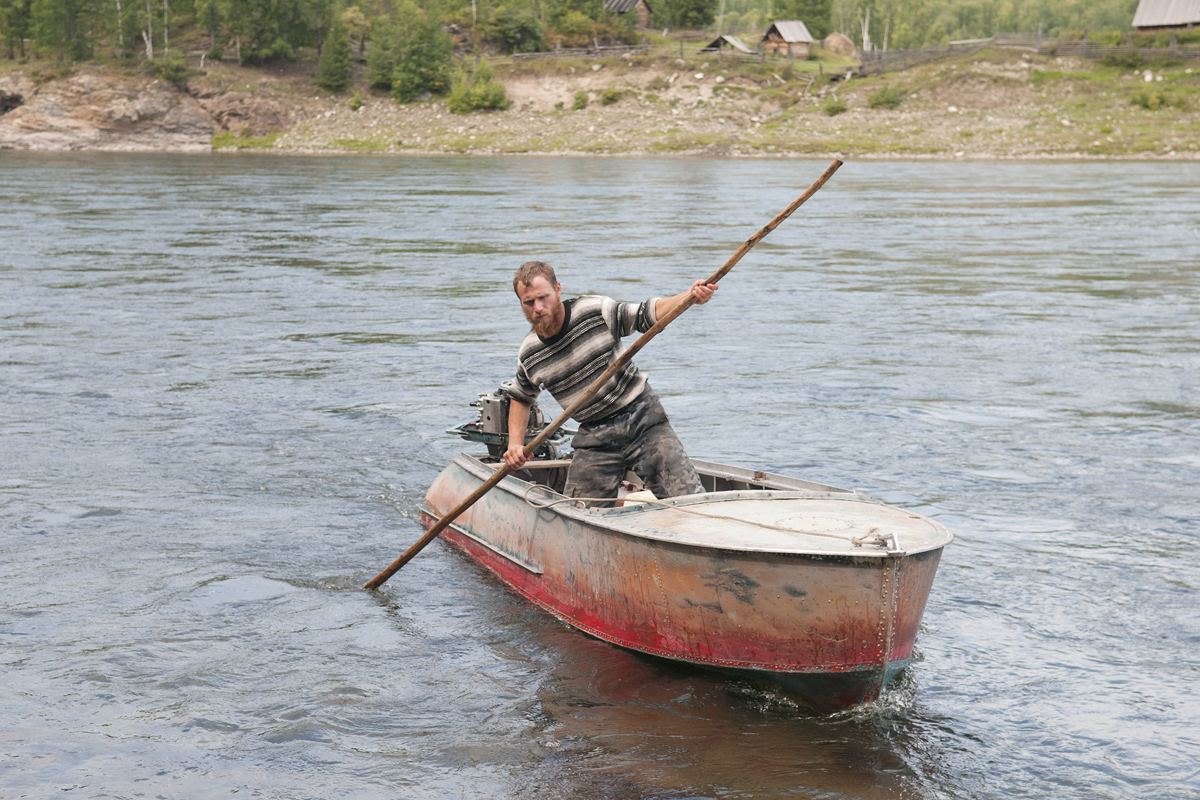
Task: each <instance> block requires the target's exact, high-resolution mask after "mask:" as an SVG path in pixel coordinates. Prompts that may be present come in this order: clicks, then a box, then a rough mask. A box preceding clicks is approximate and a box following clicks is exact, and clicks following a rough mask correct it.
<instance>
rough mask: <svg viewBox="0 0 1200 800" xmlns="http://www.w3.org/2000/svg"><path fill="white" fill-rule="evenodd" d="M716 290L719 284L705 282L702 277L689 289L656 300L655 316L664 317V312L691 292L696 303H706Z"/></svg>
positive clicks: (657, 317)
mask: <svg viewBox="0 0 1200 800" xmlns="http://www.w3.org/2000/svg"><path fill="white" fill-rule="evenodd" d="M716 290H717V285H716V284H715V283H705V282H704V280H703V279H700V280H698V281H696V282H695V283H693V284H692V288H690V289H688V290H687V291H686V292H680V293H679V294H677V295H675V296H674V297H666V298H660V299H659V300H656V301H655V303H654V318H655V319H662V317H663V315H664V314H666V313H667V312H668V311H670V310H671V309H672V308H674V307H675V306H676V305H678V304H679V303H681V302H683V299H684V298H685V297H687V296H688V295H689V294H690V295H693V296H694V297H695V298H696V305H704V304H705V303H707V302H708V301H709V300H711V299H712V296H713V292H715V291H716Z"/></svg>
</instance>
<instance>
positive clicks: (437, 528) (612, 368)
mask: <svg viewBox="0 0 1200 800" xmlns="http://www.w3.org/2000/svg"><path fill="white" fill-rule="evenodd" d="M841 165H842V162H841V161H840V160H838V159H835V160H834V162H833V163H832V164H830V165H829V168H828V169H826V170H825V172H824V173H822V175H821V177H820V178H817V181H816V183H814V184H813V185H812V186H810V187H808V191H806V192H805V193H804V194H802V195H800V197H798V198H797V199H796V200H795V202H793V203H792V204H791V205H790V206H788V207H787V208H785V209H784V210H783V211H781V212H780V213H779V215H778V216H777V217H775V219H773V220H771V221H770V222H768V223H767V224H766V225H765V226H764V227H763V229H762V230H760V231H759V232H758V233H756V234H754V235H753V236H751V237H750V238H749V239H747V240H746V241H745V242H744V243H743V244H742V246H741V247H739V248H738V250H737V252H736V253H734V254H733V255H732V256H730V258H729V260H728V261H726V262H725V266H723V267H721V268H720V269H719V270H717V271H716V272H714V273H713V274H712V277H710V278H709V279H708V280H707V281H705V283H718V282H720V280H721V279H722V278H724V277H725V276H726V275H728V274H729V271H730V270H731V269H733V268H734V266H736V265H737V263H738V262H739V261H741V260H742V256H744V255H746V253H749V252H750V249H751V248H752V247H754V245H756V244H758V243H759V242H760V241H762V239H763V238H765V237H766V235H767V234H768V233H770V232H771V231H773V230H775V229H776V228H778V227H779V225H780V223H782V222H783V221H784V220H785V219H787V218H788V217H790V216H791V215H792V212H794V211H795V210H796V209H798V208H799V207H800V206H802V205H804V203H805V201H806V200H808V198H810V197H812V196H813V195H814V194H816V193H817V191H818V190H819V189H820V188H821V187H822V186H824V185H825V183H826V181H828V180H829V179H830V178H832V177H833V173H835V172H837V170H838V167H840V166H841ZM695 302H696V298H695V296H694V295H692V294H689V295H687V297H685V298H684V299H683V300H681V301H680V302H679V303H676V304H675V305H674V306H673V307H672V308H671V309H670V310H669V311H667V313H666V314H664V315H663V316H661V317H659V319H658V321H657V322H656V323H654V326H653V327H652V328H650V330H648V331H646V332H645V333H643V334H642V335H641V337H639V338H638V340H637V341H636V342H634V343H633V344H631V345H630V346H629V349H628V350H626V351H625V352H624V353H622V354H621V355H620V356H619V357H618V358H617V360H616V361H614V362H613V363H612V364H611V365H609V367H608V369H606V370H605V371H604V374H603V375H601V376H600V377H599V378H597V379H596V380H595V382H593V383H592V385H591V386H589V387H588V389H587V391H585V392H584V393H583V394H582V395H580V396H579V398H578V399H576V400H575V402H573V403H571V405H570V406H568V407H567V408H565V409H563V412H562V413H561V414H559V415H558V417H556V418H555V420H554V421H553V422H551V423H550V424H549V425H547V426H546V427H545V428H543V429H542V432H541V433H539V434H538V435H537V438H535V439H534V440H533V441H532V442H530V443H529V444H527V445H525V457H526V458H528V457H530V456H532V455H533V454H534V453H536V452H537V449H538V448H539V447H541V446H542V445H543V444H545V443H546V440H547V439H549V438H550V437H551V436H553V435H554V433H555V432H556V431H557V430H558V429H559V428H561V427H562V426H563V424H565V423H566V421H567V420H568V419H570V418H571V415H572V414H574V413H575V412H576V411H578V410H579V409H580V408H581V407H583V406H584V405H585V404H586V403H588V402H589V401H591V399H592V398H593V397H595V396H596V394H597V393H599V391H600V389H601V388H602V387H603V386H604V384H606V383H608V381H609V379H610V378H612V377H613V376H614V375H616V374H617V373H618V372H620V371H621V369H622V368H623V367H624V366H625V365H626V364H628V363H629V361H630V359H632V358H633V357H634V356H635V355H637V353H638V351H640V350H641V349H642V348H643V347H645V346H646V345H647V344H648V343H649V342H650V340H651V339H653V338H654V337H655V336H657V335H658V334H659V333H661V332H662V330H663V328H665V327H667V326H668V325H670V324H671V323H672V322H673V321H674V320H675V319H676V318H678V317H679V315H680V314H682V313H683V312H685V311H687V310H688V309H689V308H691V307H692V305H693V304H695ZM512 471H513V470H512V467H510V466H508V464H505V465H503V466H502V467H500V468H499V469H497V470H496V471H495V472H494V473H492V477H490V478H488V479H487V480H486V481H484V482H483V485H482V486H480V487H479V488H478V489H476V490H475V491H473V492H471V494H470V495H469V496H468V497H467V498H466V499H465V500H463V501H462V502H461V503H459V504H458V505H457V506H455V507H454V508H453V509H451V510H450V512H449V513H448V514H446V516H444V517H442V518H441V519H440V520H438V521H437V523H436V524H434V525H433V526H432V527H431V528H430V529H429V530H428V531H426V532H425V535H424V536H422V537H421V538H420V539H418V540H417V541H416V542H415V543H413V545H412V546H411V547H409V548H408V549H407V550H405V551H404V553H403V554H402V555H401V556H400V557H399V558H397V559H396V560H395V561H393V562H392V563H391V564H389V565H388V568H387V569H385V570H384V571H383V572H381V573H379V574H378V575H376V576H375V577H374V578H372V579H371V580H369V581H367V582H366V583H365V584H363V588H364V589H378V588H379V587H380V586H382V585H383V584H385V583H386V582H387V580H388V579H389V578H391V577H392V576H393V575H395V574H396V573H397V572H398V571H399V570H400V568H401V567H403V566H404V565H405V564H407V563H408V562H409V561H411V560H412V559H413V557H414V556H416V554H417V553H419V552H421V551H422V550H423V549H425V546H426V545H427V544H429V543H430V542H432V541H433V540H434V539H436V538H437V537H438V534H440V533H441V532H442V531H443V530H445V529H446V527H447V526H448V525H449V524H450V523H451V522H453V521H454V520H456V519H458V517H459V515H461V514H462V513H463V512H464V511H466V510H467V509H468V508H470V507H471V506H473V505H475V502H476V501H477V500H479V498H481V497H483V496H484V495H485V494H487V493H488V492H490V491H491V490H492V487H494V486H495V485H496V484H498V483H499V482H500V481H502V480H504V479H505V478H506V477H508V475H509V474H510V473H512Z"/></svg>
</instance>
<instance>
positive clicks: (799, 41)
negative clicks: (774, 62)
mask: <svg viewBox="0 0 1200 800" xmlns="http://www.w3.org/2000/svg"><path fill="white" fill-rule="evenodd" d="M812 44H813V37H812V35H811V34H810V33H809V32H808V28H806V27H805V26H804V23H803V22H801V21H800V20H798V19H796V20H787V21H784V22H772V23H771V27H770V28H767V33H766V35H764V36H763V38H762V49H763V50H764V51H766V52H768V53H782V54H783V55H786V56H790V57H791V58H808V53H809V48H810V47H811V46H812Z"/></svg>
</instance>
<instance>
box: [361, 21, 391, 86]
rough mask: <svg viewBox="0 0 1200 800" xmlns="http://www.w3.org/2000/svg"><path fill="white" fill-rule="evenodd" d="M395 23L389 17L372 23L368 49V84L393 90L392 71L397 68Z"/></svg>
mask: <svg viewBox="0 0 1200 800" xmlns="http://www.w3.org/2000/svg"><path fill="white" fill-rule="evenodd" d="M395 27H396V26H395V25H394V24H392V21H391V20H390V19H388V18H387V17H380V18H378V19H376V20H375V21H374V22H373V23H372V24H371V48H370V49H369V50H368V51H367V86H369V87H371V88H372V89H383V90H385V91H389V92H390V91H391V90H392V73H393V72H395V70H396V31H395Z"/></svg>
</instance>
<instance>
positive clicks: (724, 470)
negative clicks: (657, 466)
mask: <svg viewBox="0 0 1200 800" xmlns="http://www.w3.org/2000/svg"><path fill="white" fill-rule="evenodd" d="M568 455H569V454H568ZM481 460H482V461H483V463H485V464H488V465H489V466H491V467H492V468H494V469H495V468H499V467H500V465H501V464H503V463H504V462H503V461H501V460H499V459H493V458H486V457H485V458H482V459H481ZM692 464H693V465H695V467H696V472H698V473H699V475H700V483H701V484H702V485H703V486H704V488H705V490H706V491H709V492H736V491H747V490H755V489H758V490H776V491H785V492H796V491H801V492H844V493H846V494H854V492H852V491H850V490H848V489H839V488H837V487H836V486H829V485H827V484H823V483H815V482H813V481H805V480H801V479H799V478H789V477H787V476H785V475H776V474H774V473H770V472H762V471H760V470H752V469H744V468H742V467H733V466H729V465H728V464H718V463H716V462H713V461H702V460H700V459H698V458H693V459H692ZM570 465H571V459H570V458H553V459H533V460H531V461H528V462H526V465H525V468H524V469H521V470H518V471H516V472H514V473H513V476H514V477H516V478H520V479H521V480H525V481H529V482H530V483H534V484H537V485H539V486H545V487H546V488H548V489H550V490H551V491H553V492H556V493H558V494H562V493H563V489H564V487H565V485H566V481H567V468H568V467H570ZM625 482H626V483H627V484H628V486H627V487H626V490H627V491H628V492H630V493H632V492H641V491H645V487H644V486H643V485H642V479H641V478H639V477H638V476H637V475H635V474H634V473H632V472H627V473H625Z"/></svg>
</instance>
